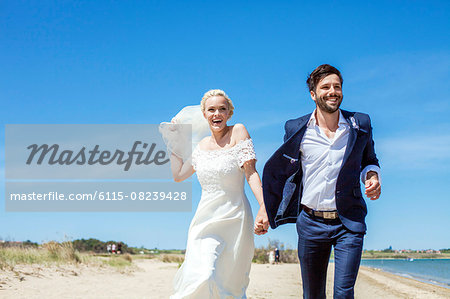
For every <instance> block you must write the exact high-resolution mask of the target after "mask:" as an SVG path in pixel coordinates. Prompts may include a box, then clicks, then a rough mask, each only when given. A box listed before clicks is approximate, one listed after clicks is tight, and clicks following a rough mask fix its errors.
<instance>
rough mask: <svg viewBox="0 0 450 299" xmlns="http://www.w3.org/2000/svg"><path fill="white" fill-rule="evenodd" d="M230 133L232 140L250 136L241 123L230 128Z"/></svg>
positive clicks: (237, 140)
mask: <svg viewBox="0 0 450 299" xmlns="http://www.w3.org/2000/svg"><path fill="white" fill-rule="evenodd" d="M231 134H232V138H233V140H235V141H236V142H239V141H241V140H245V139H249V138H250V134H249V133H248V131H247V128H245V126H244V125H243V124H235V125H234V126H233V128H232V131H231Z"/></svg>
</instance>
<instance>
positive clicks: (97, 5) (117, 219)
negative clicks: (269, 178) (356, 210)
mask: <svg viewBox="0 0 450 299" xmlns="http://www.w3.org/2000/svg"><path fill="white" fill-rule="evenodd" d="M241 2H242V1H226V2H221V3H218V2H212V1H133V2H129V1H111V2H109V1H73V2H70V1H58V2H55V1H8V2H3V3H2V4H1V5H0V54H1V55H0V66H1V67H0V119H1V122H2V124H1V125H2V127H3V128H4V125H5V124H61V123H65V124H79V123H88V124H100V123H102V124H103V123H104V124H109V123H111V124H128V123H129V124H152V123H159V122H162V121H168V120H170V119H171V117H172V116H174V115H175V114H176V113H177V112H178V111H179V110H180V109H181V108H182V107H184V106H186V105H192V104H198V103H199V102H200V99H201V96H202V95H203V93H204V92H205V91H207V90H208V89H211V88H221V89H224V90H225V91H226V92H227V93H228V94H229V96H230V97H231V98H232V100H233V102H234V104H235V107H236V110H235V115H234V116H233V118H232V121H231V123H236V122H239V123H244V124H245V125H246V126H247V128H248V130H249V132H250V134H251V136H252V138H253V139H254V143H255V147H256V151H257V157H258V160H259V162H258V164H257V166H258V170H259V172H260V173H261V172H262V167H263V165H264V162H265V161H266V160H267V159H268V157H269V156H270V155H271V153H272V152H273V151H275V149H276V148H277V147H278V146H279V145H280V144H281V142H282V137H283V125H284V122H285V121H286V120H288V119H290V118H296V117H298V116H301V115H303V114H306V113H309V112H311V111H312V110H313V109H314V105H313V102H312V100H311V99H310V98H309V96H308V91H307V88H306V86H305V80H306V77H307V75H308V73H310V72H311V71H312V70H313V69H314V68H315V67H316V66H318V65H320V64H322V63H330V64H332V65H335V66H336V67H338V68H339V69H340V70H341V71H342V73H343V76H344V101H343V104H342V108H343V109H347V110H351V111H361V112H366V113H369V114H370V116H371V118H372V124H373V127H374V131H373V133H374V138H375V145H376V150H377V154H378V156H379V159H380V162H381V166H382V173H383V187H382V188H383V191H382V196H381V198H380V199H379V200H377V201H375V202H368V208H369V214H368V217H367V224H368V234H367V236H366V239H365V248H368V249H383V248H386V247H388V246H392V247H394V248H413V249H421V248H436V249H438V248H448V247H450V233H449V230H448V227H450V220H449V219H450V217H449V215H450V205H449V200H450V196H449V192H448V188H449V187H448V186H449V185H450V184H449V183H450V179H449V175H450V154H449V153H450V120H449V117H448V115H449V113H450V98H449V94H450V87H449V84H448V82H449V80H450V71H449V70H450V51H449V50H450V40H449V35H448V31H449V28H450V21H449V20H450V5H449V3H448V1H376V2H375V1H370V2H369V1H321V2H319V3H317V2H314V3H313V2H312V1H311V2H304V1H278V2H277V3H275V2H269V1H248V2H245V3H241ZM0 135H1V136H0V137H1V138H0V145H1V147H0V151H1V153H0V154H1V155H0V167H1V168H2V174H1V180H2V183H1V186H0V194H1V202H2V206H4V170H3V169H4V129H3V130H1V132H0ZM247 195H248V197H249V199H250V201H251V204H252V207H253V210H254V213H256V211H257V203H256V200H255V199H254V197H253V195H252V194H251V192H250V191H249V189H248V187H247ZM199 197H200V188H199V185H198V183H197V182H196V181H195V180H194V200H193V204H194V207H196V205H197V204H198V199H199ZM194 210H195V208H194ZM192 216H193V212H192V213H6V212H5V211H4V208H2V209H1V210H0V237H1V238H3V239H10V240H26V239H30V240H33V241H37V242H42V241H48V240H53V239H56V240H62V239H64V238H65V236H68V237H69V238H73V239H75V238H89V237H93V238H98V239H101V240H123V241H124V242H126V243H128V244H130V245H133V246H141V245H144V246H146V247H158V248H184V246H185V243H186V237H187V230H188V226H189V223H190V219H191V218H192ZM268 238H271V239H278V240H280V241H282V242H285V243H286V244H288V245H290V247H296V238H297V236H296V231H295V226H293V225H285V226H282V227H280V228H279V229H276V230H271V231H270V233H269V234H267V235H266V236H263V237H256V239H255V240H256V241H255V242H256V245H257V246H259V245H265V244H266V243H267V240H268Z"/></svg>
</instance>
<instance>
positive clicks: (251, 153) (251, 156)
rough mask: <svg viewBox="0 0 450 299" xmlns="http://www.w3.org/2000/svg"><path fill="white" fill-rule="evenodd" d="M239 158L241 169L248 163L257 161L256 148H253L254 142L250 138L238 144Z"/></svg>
mask: <svg viewBox="0 0 450 299" xmlns="http://www.w3.org/2000/svg"><path fill="white" fill-rule="evenodd" d="M237 157H238V164H239V167H242V166H243V165H244V164H245V162H247V161H250V160H256V153H255V148H254V146H253V141H252V140H251V139H250V138H248V139H245V140H243V141H241V142H240V144H238V152H237Z"/></svg>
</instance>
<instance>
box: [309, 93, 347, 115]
mask: <svg viewBox="0 0 450 299" xmlns="http://www.w3.org/2000/svg"><path fill="white" fill-rule="evenodd" d="M329 97H337V105H334V106H330V105H329V104H327V98H329ZM343 97H344V96H341V97H339V96H338V95H332V96H324V97H316V104H317V106H318V107H319V109H320V110H322V111H324V112H327V113H334V112H336V111H337V110H338V109H339V107H340V106H341V103H342V98H343Z"/></svg>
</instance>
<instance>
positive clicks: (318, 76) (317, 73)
mask: <svg viewBox="0 0 450 299" xmlns="http://www.w3.org/2000/svg"><path fill="white" fill-rule="evenodd" d="M332 74H335V75H338V77H339V79H340V80H341V85H342V84H343V83H344V79H342V75H341V72H340V71H339V70H338V69H337V68H335V67H334V66H331V65H329V64H322V65H319V66H318V67H317V68H316V69H315V70H314V71H313V72H312V73H311V74H310V75H309V76H308V79H307V80H306V84H308V88H309V91H314V92H316V87H317V84H319V82H320V80H322V79H323V78H325V77H326V76H328V75H332Z"/></svg>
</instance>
